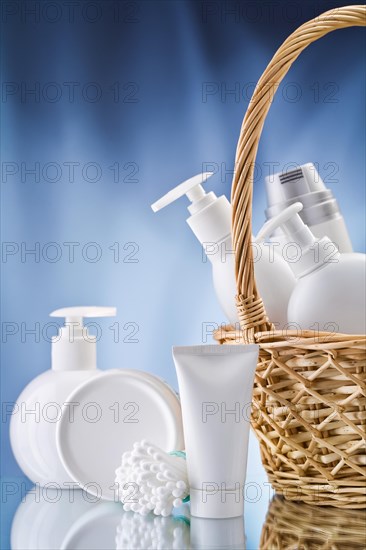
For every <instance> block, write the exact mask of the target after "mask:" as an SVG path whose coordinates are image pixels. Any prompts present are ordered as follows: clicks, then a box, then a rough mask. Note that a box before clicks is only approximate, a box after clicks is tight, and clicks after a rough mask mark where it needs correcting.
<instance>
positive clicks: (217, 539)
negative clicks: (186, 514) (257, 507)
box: [191, 516, 245, 550]
mask: <svg viewBox="0 0 366 550" xmlns="http://www.w3.org/2000/svg"><path fill="white" fill-rule="evenodd" d="M191 548H192V549H194V550H204V549H205V550H245V531H244V518H243V516H238V517H236V518H225V519H207V518H197V517H193V516H192V517H191Z"/></svg>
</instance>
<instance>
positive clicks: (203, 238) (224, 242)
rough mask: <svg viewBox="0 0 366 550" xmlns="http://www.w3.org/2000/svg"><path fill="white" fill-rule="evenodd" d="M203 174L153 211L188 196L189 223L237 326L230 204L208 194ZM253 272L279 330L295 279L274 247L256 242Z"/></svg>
mask: <svg viewBox="0 0 366 550" xmlns="http://www.w3.org/2000/svg"><path fill="white" fill-rule="evenodd" d="M212 175H213V173H212V172H204V173H203V174H198V175H197V176H194V177H193V178H190V179H188V180H186V181H184V182H183V183H181V184H180V185H178V186H177V187H175V188H174V189H172V190H171V191H169V192H168V193H167V194H166V195H164V197H162V198H161V199H160V200H158V201H156V202H155V203H154V204H152V206H151V208H152V209H153V211H154V212H157V211H158V210H160V209H162V208H164V207H165V206H168V205H169V204H171V203H172V202H174V201H175V200H177V199H179V198H180V197H182V196H184V195H187V197H188V199H189V200H190V201H191V203H192V204H190V205H189V206H188V211H189V213H190V214H191V216H190V217H189V218H188V219H187V223H188V225H189V226H190V228H191V229H192V231H193V233H194V234H195V235H196V237H197V239H198V240H199V242H200V243H201V244H202V246H203V249H204V251H205V254H206V256H207V257H208V258H209V260H210V262H211V263H212V270H213V283H214V287H215V291H216V295H217V298H218V301H219V303H220V305H221V308H222V310H223V312H224V314H225V315H226V317H227V319H228V320H229V322H230V323H231V324H233V325H235V324H236V323H238V321H239V319H238V316H237V310H236V304H235V295H236V294H237V290H236V283H235V271H234V254H233V246H232V238H231V216H232V209H231V204H230V202H229V201H228V199H227V198H226V197H225V195H221V196H220V197H217V196H216V195H215V193H213V192H212V191H211V192H209V193H206V192H205V190H204V188H203V187H202V184H203V183H204V182H205V181H206V180H207V179H208V178H209V177H210V176H212ZM253 258H254V271H255V277H256V281H257V284H258V289H259V292H260V295H261V297H262V299H263V302H264V305H265V308H266V312H267V314H268V316H269V318H270V320H271V321H272V322H273V323H274V324H275V326H276V328H283V327H284V326H285V325H286V323H287V305H288V300H289V298H290V295H291V292H292V289H293V288H294V286H295V277H294V275H293V273H292V271H291V269H290V268H289V266H288V265H287V262H286V261H285V260H283V258H281V256H280V255H279V254H277V253H276V252H275V250H274V249H273V248H272V249H270V248H269V247H268V246H266V245H264V244H262V243H260V242H257V240H254V241H253Z"/></svg>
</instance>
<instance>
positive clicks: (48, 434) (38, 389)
mask: <svg viewBox="0 0 366 550" xmlns="http://www.w3.org/2000/svg"><path fill="white" fill-rule="evenodd" d="M115 314H116V310H115V308H105V307H70V308H64V309H59V310H57V311H54V312H53V313H51V316H52V317H66V323H65V326H63V327H61V328H60V330H59V334H58V336H54V337H53V338H52V368H51V369H50V370H48V371H46V372H43V373H42V374H40V375H39V376H37V378H35V379H34V380H32V382H31V383H30V384H28V386H27V387H26V388H25V389H24V390H23V392H22V393H21V394H20V396H19V398H18V400H17V402H16V404H15V407H14V411H13V415H12V417H11V423H10V440H11V445H12V449H13V453H14V455H15V458H16V459H17V462H18V464H19V466H20V467H21V468H22V470H23V472H24V473H25V474H26V475H27V476H28V477H29V478H30V479H31V480H32V481H33V482H34V483H40V484H41V485H45V484H46V483H49V482H51V483H52V482H53V483H58V484H60V485H61V487H62V484H63V483H65V482H70V481H73V480H72V479H71V478H70V476H69V475H68V474H67V472H66V470H65V469H64V467H63V465H62V463H61V461H60V458H59V456H58V453H57V448H56V426H57V423H58V422H59V420H60V418H61V408H62V406H63V404H64V403H65V402H67V398H68V396H69V395H70V393H71V392H72V391H73V390H74V389H75V388H76V387H77V386H78V385H79V384H80V383H81V382H84V381H85V380H87V379H89V378H91V377H93V376H97V375H99V374H100V371H98V370H97V368H96V342H97V338H96V336H92V335H90V334H89V332H88V329H87V327H84V326H83V319H82V318H83V317H105V316H113V315H115ZM63 488H64V487H63Z"/></svg>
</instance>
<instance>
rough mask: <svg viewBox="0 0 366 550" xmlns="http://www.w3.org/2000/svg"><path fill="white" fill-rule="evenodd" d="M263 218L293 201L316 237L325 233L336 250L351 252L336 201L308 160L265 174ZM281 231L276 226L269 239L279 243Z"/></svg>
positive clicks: (281, 238)
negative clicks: (266, 204) (264, 209)
mask: <svg viewBox="0 0 366 550" xmlns="http://www.w3.org/2000/svg"><path fill="white" fill-rule="evenodd" d="M266 190H267V202H268V208H267V210H266V216H267V219H271V218H273V216H276V215H277V214H279V213H280V212H282V210H284V209H285V208H286V207H287V206H290V205H291V204H293V203H294V202H298V201H299V202H301V203H302V204H303V206H304V208H303V210H302V211H301V214H300V217H301V219H302V220H303V222H304V223H305V224H306V225H308V226H309V228H310V229H311V231H312V233H313V234H314V235H315V237H317V238H318V239H321V238H322V237H328V238H329V239H330V240H331V241H332V242H334V243H335V245H336V246H337V248H338V250H339V251H340V252H352V251H353V250H352V244H351V241H350V238H349V235H348V231H347V227H346V224H345V223H344V219H343V216H342V214H341V212H340V210H339V206H338V203H337V201H336V199H335V198H334V197H333V195H332V192H331V190H330V189H327V188H326V187H325V185H324V182H323V180H322V179H321V177H320V175H319V174H318V172H317V170H316V168H315V166H314V164H312V163H311V162H309V163H307V164H304V165H303V166H299V167H298V168H296V169H295V170H290V171H288V172H284V173H282V174H281V173H279V174H274V175H273V176H267V177H266ZM283 239H284V235H283V233H282V231H281V230H280V229H278V230H277V231H276V233H275V234H274V235H273V237H272V240H273V241H277V242H280V243H283V242H286V241H284V240H283Z"/></svg>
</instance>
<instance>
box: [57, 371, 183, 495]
mask: <svg viewBox="0 0 366 550" xmlns="http://www.w3.org/2000/svg"><path fill="white" fill-rule="evenodd" d="M142 439H148V440H149V441H151V442H152V443H154V444H155V445H157V446H159V447H160V448H161V449H163V450H164V451H166V452H170V451H174V450H181V449H184V439H183V424H182V416H181V407H180V402H179V398H178V396H177V394H176V393H175V392H174V390H172V389H171V388H170V387H169V386H168V385H167V384H166V383H165V382H163V381H162V380H161V379H160V378H158V377H156V376H154V375H152V374H149V373H146V372H142V371H138V370H127V369H115V370H109V371H107V372H105V373H102V374H101V375H100V376H97V377H95V378H93V379H90V380H87V381H86V382H83V383H82V384H81V385H80V386H78V387H77V388H76V390H75V391H73V392H72V394H71V395H70V396H69V397H68V399H67V403H66V404H65V405H64V406H63V412H62V417H61V420H60V422H59V423H58V426H57V431H56V440H57V449H58V452H59V455H60V459H61V461H62V463H63V465H64V467H65V469H66V470H67V472H68V473H69V475H70V476H71V477H72V479H74V480H75V481H76V482H77V483H78V484H79V485H80V487H81V488H82V489H84V490H86V491H87V492H88V493H90V494H92V495H95V496H99V497H100V498H102V499H104V500H116V501H117V500H118V499H117V490H116V489H117V488H116V486H115V470H116V469H117V468H118V467H119V466H120V464H121V457H122V453H124V452H125V451H128V450H131V449H132V447H133V444H134V443H135V441H141V440H142Z"/></svg>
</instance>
